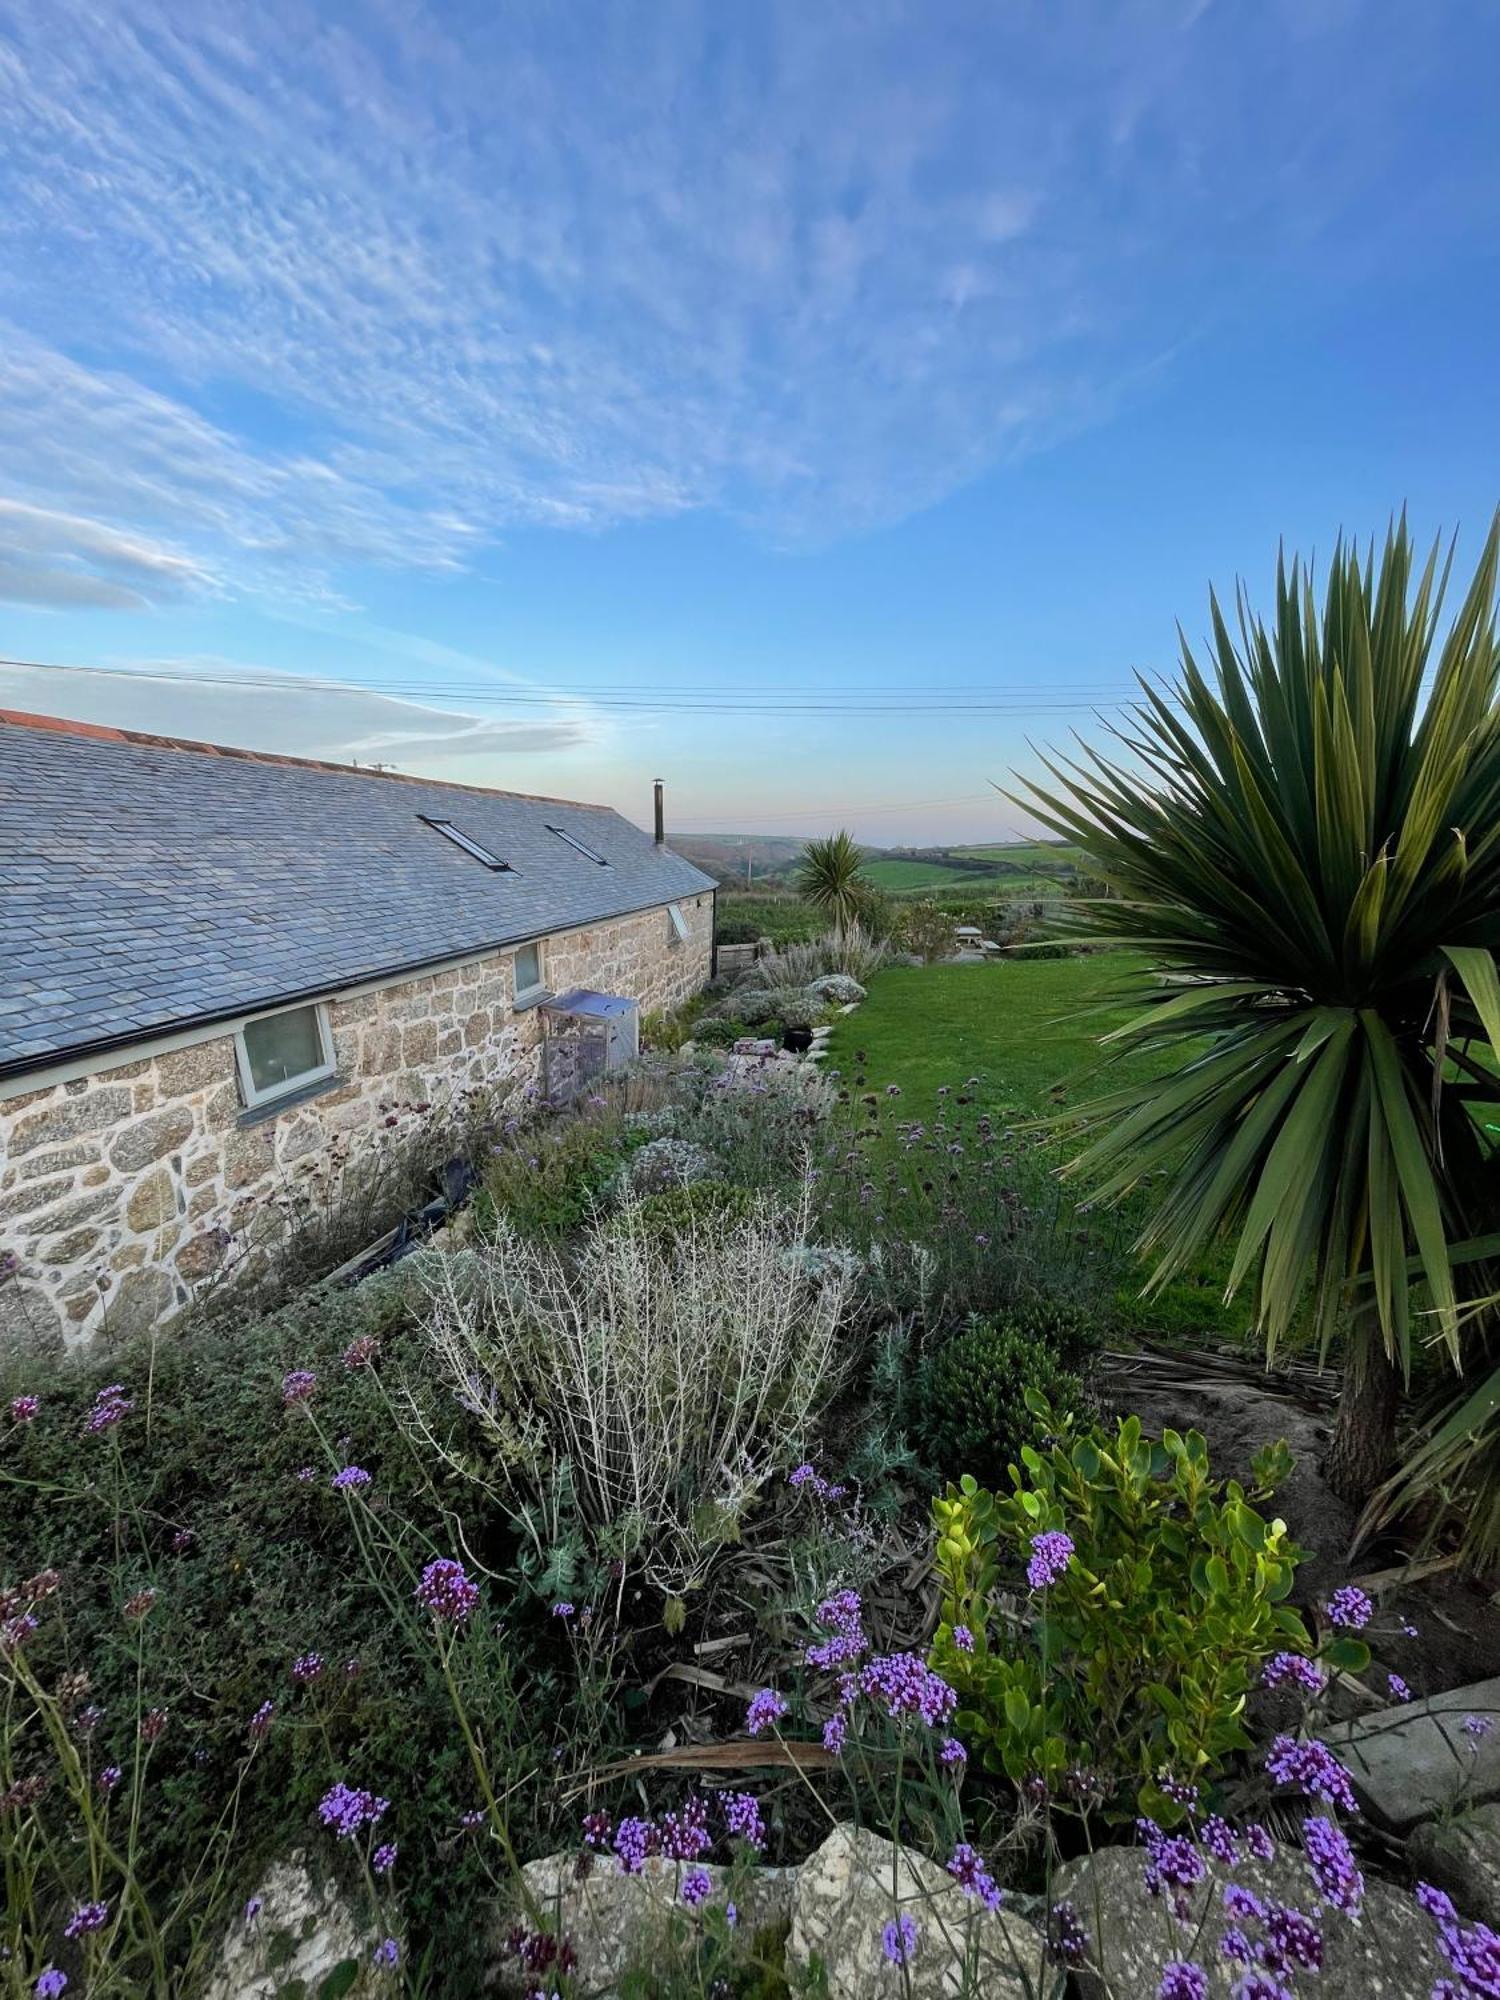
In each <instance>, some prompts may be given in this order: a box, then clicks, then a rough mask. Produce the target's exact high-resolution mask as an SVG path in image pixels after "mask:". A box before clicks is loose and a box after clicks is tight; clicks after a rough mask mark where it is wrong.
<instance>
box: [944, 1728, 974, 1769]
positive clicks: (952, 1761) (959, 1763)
mask: <svg viewBox="0 0 1500 2000" xmlns="http://www.w3.org/2000/svg"><path fill="white" fill-rule="evenodd" d="M968 1761H969V1753H968V1751H967V1750H966V1749H965V1748H964V1746H963V1745H962V1743H960V1742H959V1740H958V1738H957V1737H956V1736H945V1737H944V1738H943V1741H942V1747H941V1748H940V1749H939V1751H938V1762H939V1763H940V1764H941V1765H942V1766H943V1767H944V1769H945V1770H949V1771H961V1770H962V1769H963V1767H964V1766H965V1765H966V1764H967V1763H968Z"/></svg>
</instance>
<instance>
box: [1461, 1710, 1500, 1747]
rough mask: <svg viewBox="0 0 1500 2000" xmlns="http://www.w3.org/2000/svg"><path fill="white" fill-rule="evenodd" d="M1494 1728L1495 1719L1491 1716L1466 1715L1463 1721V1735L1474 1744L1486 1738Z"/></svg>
mask: <svg viewBox="0 0 1500 2000" xmlns="http://www.w3.org/2000/svg"><path fill="white" fill-rule="evenodd" d="M1494 1726H1495V1718H1494V1717H1493V1716H1492V1715H1466V1716H1465V1717H1464V1719H1463V1732H1464V1735H1465V1736H1468V1737H1470V1738H1472V1739H1473V1741H1474V1742H1476V1743H1478V1742H1480V1741H1482V1739H1483V1738H1484V1737H1486V1736H1488V1735H1489V1733H1490V1731H1491V1730H1492V1729H1493V1728H1494Z"/></svg>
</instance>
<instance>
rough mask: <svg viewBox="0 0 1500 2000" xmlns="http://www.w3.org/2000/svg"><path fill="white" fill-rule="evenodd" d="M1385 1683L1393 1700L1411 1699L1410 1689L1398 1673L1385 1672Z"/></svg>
mask: <svg viewBox="0 0 1500 2000" xmlns="http://www.w3.org/2000/svg"><path fill="white" fill-rule="evenodd" d="M1385 1684H1386V1686H1387V1687H1388V1688H1389V1689H1390V1691H1391V1697H1392V1699H1393V1700H1395V1701H1410V1700H1411V1689H1410V1688H1409V1687H1408V1686H1407V1684H1406V1682H1405V1681H1404V1680H1402V1678H1401V1676H1400V1674H1387V1675H1386V1677H1385Z"/></svg>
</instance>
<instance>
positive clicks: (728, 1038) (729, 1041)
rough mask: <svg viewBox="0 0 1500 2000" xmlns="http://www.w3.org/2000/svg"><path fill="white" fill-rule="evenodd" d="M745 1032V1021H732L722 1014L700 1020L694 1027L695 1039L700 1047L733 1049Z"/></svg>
mask: <svg viewBox="0 0 1500 2000" xmlns="http://www.w3.org/2000/svg"><path fill="white" fill-rule="evenodd" d="M744 1033H745V1024H744V1022H743V1021H730V1020H726V1019H724V1018H723V1017H722V1016H718V1017H710V1018H709V1019H708V1020H705V1021H699V1022H698V1024H697V1025H696V1027H695V1028H694V1029H693V1040H694V1041H695V1042H696V1043H697V1044H698V1046H699V1047H700V1048H705V1049H732V1048H733V1047H734V1045H735V1043H736V1042H737V1041H738V1040H739V1039H740V1037H741V1036H742V1035H743V1034H744Z"/></svg>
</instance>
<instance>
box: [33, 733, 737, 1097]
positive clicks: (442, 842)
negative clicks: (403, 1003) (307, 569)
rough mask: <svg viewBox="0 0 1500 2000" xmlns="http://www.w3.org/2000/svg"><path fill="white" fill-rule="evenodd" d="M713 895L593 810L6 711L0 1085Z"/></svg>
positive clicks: (674, 859) (644, 838) (687, 868)
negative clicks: (458, 838) (503, 864)
mask: <svg viewBox="0 0 1500 2000" xmlns="http://www.w3.org/2000/svg"><path fill="white" fill-rule="evenodd" d="M422 813H426V814H429V815H430V816H432V817H433V818H439V819H447V820H451V821H452V822H453V823H454V825H455V826H457V827H458V828H460V829H461V830H462V831H463V832H464V833H466V834H468V835H469V836H470V837H471V838H473V839H474V840H476V841H478V842H479V843H480V844H481V845H482V846H484V847H486V848H488V849H490V850H491V851H492V852H493V853H494V854H496V855H497V856H498V857H500V858H501V859H502V860H505V861H507V862H509V863H510V865H511V869H512V870H513V871H514V872H511V873H495V872H493V871H492V870H490V869H489V868H487V867H485V866H484V865H483V863H481V862H479V861H476V860H475V859H473V857H472V856H470V855H468V854H465V853H463V852H462V851H461V850H460V849H459V848H457V847H455V846H454V845H453V843H452V842H451V841H449V840H448V839H446V838H445V837H444V836H443V835H442V834H440V833H438V832H437V831H436V830H435V829H434V828H432V827H430V826H427V825H424V824H423V822H422V820H421V819H420V818H419V817H418V815H419V814H422ZM552 827H561V828H562V829H563V830H564V831H566V832H568V833H571V834H572V835H574V837H575V838H576V839H578V840H580V841H582V842H583V843H584V844H585V845H586V846H588V847H591V848H593V849H594V850H595V851H596V852H597V853H598V854H600V855H602V856H603V857H604V859H605V860H606V861H607V862H608V864H609V865H608V867H601V866H600V865H599V863H598V862H596V861H591V860H589V859H588V858H587V857H586V856H584V855H582V854H580V853H578V851H577V850H576V849H575V848H572V847H570V846H569V845H568V844H567V842H566V841H564V840H562V839H560V838H559V837H558V836H557V834H555V833H553V832H551V831H550V830H549V829H550V828H552ZM713 886H714V883H713V878H712V877H711V876H708V875H705V874H704V873H703V872H702V871H701V870H700V869H697V868H695V867H693V866H692V864H691V863H690V862H687V861H684V860H683V859H682V858H681V857H680V856H679V855H676V854H673V853H672V852H671V851H670V849H667V848H658V847H657V846H656V845H655V844H654V842H653V841H652V840H651V838H650V836H649V835H648V834H645V833H643V832H642V831H641V830H640V828H639V827H635V826H632V825H631V823H630V822H629V821H628V820H626V819H624V818H622V816H621V815H620V814H619V813H617V812H613V811H611V810H610V809H609V808H607V807H604V806H587V805H575V804H570V803H568V802H566V801H563V800H558V799H542V798H533V797H528V796H524V795H522V794H519V793H515V792H493V791H484V790H481V789H480V788H478V787H476V786H468V785H449V784H440V783H433V782H429V781H427V780H425V779H416V778H406V777H399V776H396V775H395V774H389V773H377V772H373V771H356V770H353V769H351V768H349V767H348V766H344V765H338V764H317V763H312V762H310V761H308V760H305V759H300V758H288V757H271V756H265V755H260V754H258V753H255V752H250V751H243V750H230V749H226V748H223V747H221V746H217V745H213V744H206V743H185V742H179V741H177V740H176V739H174V738H169V737H159V736H146V735H143V734H140V733H137V732H135V731H130V730H113V729H100V728H95V727H94V726H92V725H89V724H80V723H71V722H62V721H58V720H55V719H54V718H51V717H47V716H26V715H18V714H15V713H11V712H8V711H5V710H0V1074H5V1073H7V1072H14V1071H17V1070H24V1069H30V1068H36V1067H41V1066H44V1065H45V1064H46V1063H48V1062H51V1061H56V1060H58V1059H60V1058H61V1057H63V1056H65V1055H70V1054H76V1053H80V1052H82V1051H83V1050H86V1049H90V1048H98V1047H100V1046H108V1045H123V1044H127V1043H129V1042H131V1041H140V1040H143V1039H145V1038H147V1037H148V1036H151V1035H154V1034H162V1033H167V1032H170V1031H171V1030H173V1029H177V1028H181V1027H185V1026H187V1025H189V1024H193V1023H198V1022H204V1021H212V1020H218V1019H227V1018H230V1017H232V1016H234V1015H236V1014H244V1013H251V1012H254V1011H255V1010H256V1009H259V1008H267V1007H272V1006H275V1005H277V1004H278V1003H279V1002H282V1001H290V1000H294V999H298V998H302V997H309V996H311V995H312V994H314V993H318V992H327V991H331V990H333V989H336V988H338V987H340V986H347V985H351V984H354V983H357V982H359V981H362V980H366V979H379V978H381V977H383V976H387V975H393V974H396V973H399V972H403V971H412V970H415V969H416V968H418V967H420V966H422V965H426V964H433V963H436V962H438V961H440V960H442V959H446V958H456V957H459V956H461V955H463V954H465V953H469V952H481V951H484V950H486V949H489V948H491V947H497V946H502V945H506V944H511V943H515V942H518V941H520V940H523V939H527V938H533V937H538V936H543V935H545V934H546V933H548V932H550V931H560V930H567V929H571V928H573V927H574V926H576V925H580V924H589V923H596V922H600V921H602V920H604V919H607V918H610V917H618V916H624V915H626V914H627V913H628V912H630V911H632V910H643V909H650V908H652V907H653V906H655V905H659V904H665V903H668V902H673V901H675V900H676V899H677V898H679V897H682V896H692V895H697V894H699V893H700V892H701V891H703V890H706V889H711V888H713Z"/></svg>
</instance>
